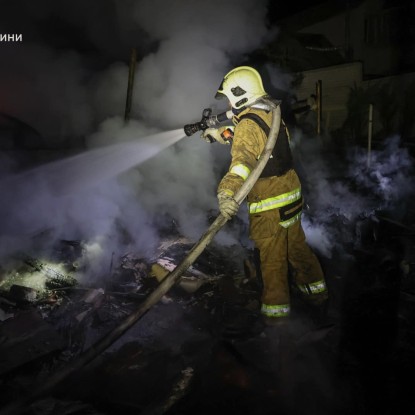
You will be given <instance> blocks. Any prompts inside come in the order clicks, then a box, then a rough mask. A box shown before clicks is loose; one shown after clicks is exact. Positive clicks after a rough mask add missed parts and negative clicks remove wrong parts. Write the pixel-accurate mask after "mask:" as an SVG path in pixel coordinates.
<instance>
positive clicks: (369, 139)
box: [367, 104, 373, 167]
mask: <svg viewBox="0 0 415 415" xmlns="http://www.w3.org/2000/svg"><path fill="white" fill-rule="evenodd" d="M372 134H373V104H369V119H368V123H367V167H370V156H371V152H372Z"/></svg>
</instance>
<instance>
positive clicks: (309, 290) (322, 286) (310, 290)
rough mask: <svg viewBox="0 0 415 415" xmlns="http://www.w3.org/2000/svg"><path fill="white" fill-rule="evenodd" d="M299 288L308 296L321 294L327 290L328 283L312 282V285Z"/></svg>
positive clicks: (321, 281)
mask: <svg viewBox="0 0 415 415" xmlns="http://www.w3.org/2000/svg"><path fill="white" fill-rule="evenodd" d="M298 288H299V289H300V290H301V291H302V292H303V293H304V294H308V295H312V294H320V293H322V292H324V291H326V290H327V287H326V283H325V281H324V280H320V281H316V282H312V283H311V284H303V285H299V286H298Z"/></svg>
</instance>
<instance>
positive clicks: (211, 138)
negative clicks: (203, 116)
mask: <svg viewBox="0 0 415 415" xmlns="http://www.w3.org/2000/svg"><path fill="white" fill-rule="evenodd" d="M226 128H227V127H220V128H207V129H206V130H205V131H203V132H202V134H201V135H200V136H201V137H202V138H203V139H204V140H205V141H207V142H208V143H214V142H215V141H217V142H218V143H220V144H230V142H229V141H226V140H224V139H223V137H222V133H223V132H224V131H225V130H226Z"/></svg>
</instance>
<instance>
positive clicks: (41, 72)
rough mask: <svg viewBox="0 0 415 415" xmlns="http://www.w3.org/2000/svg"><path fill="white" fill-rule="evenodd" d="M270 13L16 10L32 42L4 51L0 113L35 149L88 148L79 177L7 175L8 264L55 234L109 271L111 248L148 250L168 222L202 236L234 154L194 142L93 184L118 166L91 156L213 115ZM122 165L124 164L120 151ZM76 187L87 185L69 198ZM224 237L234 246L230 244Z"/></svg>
mask: <svg viewBox="0 0 415 415" xmlns="http://www.w3.org/2000/svg"><path fill="white" fill-rule="evenodd" d="M266 3H267V2H266V1H265V0H263V1H254V0H245V1H236V0H229V1H227V2H225V3H224V2H222V1H213V2H210V3H209V5H208V6H207V4H206V2H202V1H199V0H196V1H172V2H161V1H142V0H140V1H126V2H122V3H120V2H113V1H109V0H108V1H100V2H88V4H85V2H82V1H80V0H79V1H71V2H69V1H68V2H63V4H59V5H58V4H57V3H56V2H53V1H48V0H43V1H40V2H37V3H36V6H35V5H34V4H33V3H32V2H30V1H27V0H18V1H17V2H14V4H13V5H11V6H10V7H9V8H8V9H7V10H5V11H4V12H5V13H3V14H2V17H1V21H2V22H5V23H6V21H7V24H5V25H4V27H5V28H6V29H5V30H9V32H10V33H20V32H21V33H23V39H24V40H23V42H22V43H19V44H17V43H16V44H13V45H6V47H5V48H3V49H2V50H1V55H2V56H1V57H2V61H3V62H7V63H8V65H7V67H6V65H4V66H2V67H1V68H0V88H1V90H2V95H1V97H0V112H2V113H5V114H8V115H11V116H14V117H16V118H18V119H20V120H21V121H23V122H25V123H27V124H29V125H30V126H32V127H34V128H35V129H36V130H37V131H38V132H39V134H40V137H41V138H42V142H41V143H38V147H39V148H49V149H61V148H65V147H68V148H73V147H74V146H78V145H79V143H80V142H82V141H84V142H85V144H86V146H87V148H89V150H87V152H86V155H82V154H80V155H79V156H74V157H75V158H76V157H78V158H79V160H84V163H87V164H85V165H83V166H81V164H78V165H77V164H76V163H75V162H74V159H73V158H70V159H66V160H62V161H56V162H54V164H53V166H54V167H53V168H52V167H51V165H50V164H48V165H45V166H39V167H37V168H36V170H29V171H28V172H26V173H24V174H25V176H19V175H18V176H13V177H12V178H11V177H9V173H8V172H7V169H5V168H3V170H4V171H2V177H1V186H2V190H3V192H5V193H8V194H12V190H13V189H16V191H14V194H13V196H12V197H10V198H9V200H7V201H6V202H5V203H4V205H3V206H2V213H3V215H2V219H1V221H2V223H1V228H2V230H3V232H2V233H3V237H2V242H1V246H0V255H1V257H2V258H4V257H6V256H7V255H9V254H11V253H13V251H14V250H16V249H19V250H25V249H30V248H31V243H33V240H34V238H35V239H36V238H38V235H45V234H47V235H48V240H49V242H50V244H52V243H53V242H54V241H56V240H58V239H84V240H86V241H88V242H90V244H91V246H95V245H94V243H98V244H99V245H100V246H101V248H102V249H101V250H97V249H94V250H91V252H92V251H93V252H94V258H95V263H102V264H105V267H106V266H107V265H108V260H107V259H108V258H109V255H110V253H112V252H114V251H115V252H119V251H120V249H124V248H125V249H135V250H137V251H138V252H139V253H144V252H146V253H147V252H148V251H149V250H150V251H151V249H152V248H154V246H155V244H156V243H157V225H158V224H160V223H163V221H164V222H165V221H167V222H169V221H170V222H171V221H174V223H175V224H176V225H177V226H178V227H179V230H180V232H182V233H183V234H184V235H185V236H188V237H191V238H198V237H199V236H200V233H201V232H203V231H204V230H205V229H206V226H207V212H208V211H209V210H210V209H216V208H217V202H216V197H215V196H216V194H215V193H216V192H215V190H216V185H217V183H218V180H219V178H220V175H221V174H223V169H224V166H226V163H227V161H228V160H229V148H228V147H226V148H225V147H222V146H219V145H218V144H216V145H211V146H210V145H208V144H206V143H205V142H204V141H203V140H201V139H200V138H199V137H197V136H195V137H193V138H191V139H188V138H186V139H185V140H182V141H181V142H179V143H177V144H175V145H171V144H173V143H172V142H169V145H171V146H170V147H168V146H167V147H168V148H166V145H164V146H160V148H159V149H160V150H162V151H160V153H159V154H157V155H154V157H153V158H151V159H150V160H147V161H143V162H142V163H141V164H139V165H137V166H136V167H133V168H131V167H130V166H129V169H128V171H126V172H124V173H121V172H120V173H121V174H118V175H117V177H109V176H111V174H109V175H108V174H104V173H103V174H102V175H100V174H98V175H96V174H95V175H93V172H95V173H96V172H99V171H100V170H99V169H102V168H104V169H105V167H107V173H108V171H109V172H110V171H112V170H111V168H112V167H114V166H111V165H110V164H108V163H111V162H108V159H107V158H105V161H103V159H102V157H101V159H100V158H99V157H98V156H97V157H96V158H93V155H94V154H95V155H97V154H101V153H96V152H95V153H94V151H95V148H97V150H100V149H101V148H102V149H103V151H106V150H105V149H111V148H113V147H111V146H116V145H119V146H121V147H122V146H128V145H130V142H131V140H133V142H134V141H135V142H136V143H137V145H138V147H140V146H143V148H144V147H145V141H146V138H145V137H148V136H149V137H150V139H151V138H152V137H153V134H158V133H159V132H163V131H165V130H171V129H173V130H174V129H178V128H181V127H182V126H183V125H184V124H185V123H188V122H195V121H198V120H200V117H201V112H202V110H203V108H206V107H208V106H212V107H214V108H215V109H217V107H216V103H215V102H214V100H213V96H214V93H215V90H216V89H217V87H218V85H219V83H220V81H221V79H222V77H223V75H224V74H225V73H226V72H227V71H228V70H229V69H230V68H231V66H233V65H234V64H235V63H236V64H238V63H241V62H242V61H243V59H244V55H245V54H246V53H249V52H250V51H252V50H254V49H255V48H256V47H258V46H260V45H261V44H262V43H263V42H264V40H265V39H266V37H267V36H268V35H269V34H270V32H269V30H268V29H267V27H266V24H265V23H266V21H265V19H266V12H267V10H266ZM80 11H82V13H81V12H80ZM218 11H220V12H218ZM54 21H57V22H59V23H60V24H59V25H58V26H59V27H56V24H55V25H53V24H52V23H51V22H54ZM13 22H20V23H19V25H13V24H12V23H13ZM131 47H135V48H136V49H137V52H138V56H139V59H138V61H137V65H136V72H135V87H134V96H133V107H132V111H131V118H132V119H131V121H130V123H129V124H128V125H125V124H124V122H123V120H122V118H121V117H122V114H123V112H124V107H125V99H126V90H127V80H128V64H127V62H128V60H129V53H130V49H131ZM121 51H122V56H121ZM177 139H178V138H177V137H176V139H175V140H177ZM121 147H120V148H121ZM220 147H222V148H220ZM124 148H127V147H124ZM81 150H82V149H81ZM139 151H141V150H139ZM81 153H82V151H81ZM101 156H102V154H101ZM88 157H90V158H89V159H88ZM126 158H127V157H124V162H125V163H126V164H128V163H129V162H128V161H126ZM5 159H7V160H9V161H8V163H9V164H10V166H13V165H14V162H13V159H12V158H11V159H10V158H8V157H6V158H5ZM74 163H75V164H74ZM80 163H81V162H80ZM105 163H107V164H106V165H105ZM113 163H120V164H122V163H123V160H122V159H120V158H117V156H116V154H114V159H113ZM98 164H99V165H100V167H99V168H98V169H97V165H98ZM3 166H5V165H3ZM68 166H69V167H68ZM70 166H71V167H70ZM74 166H78V167H79V169H78V173H76V172H75V171H74V170H73V168H74ZM124 170H125V169H123V168H121V171H124ZM80 172H81V173H80ZM91 175H92V176H91ZM75 176H77V179H76V180H75V178H74V177H75ZM79 176H82V177H83V178H84V180H82V178H81V177H79ZM98 176H101V177H98ZM114 176H115V173H114ZM16 177H18V179H17V178H16ZM16 180H18V184H19V185H18V186H16V183H17V182H16ZM79 181H81V182H82V181H83V183H82V186H80V187H79V186H77V185H76V186H75V185H73V186H72V187H71V183H72V184H73V183H75V182H76V183H79ZM52 182H54V183H55V186H54V188H53V189H52V190H51V186H50V184H51V183H52ZM63 182H65V183H66V184H65V186H62V187H60V185H59V183H63ZM56 183H58V184H56ZM12 184H13V185H12ZM56 189H61V190H62V189H66V190H65V191H62V192H59V191H58V192H56ZM126 235H127V237H126ZM221 239H222V241H224V242H226V243H231V242H235V239H234V238H233V237H232V236H229V235H227V236H226V235H225V236H223V237H219V238H218V240H219V241H220V240H221ZM36 240H38V239H36ZM100 258H101V259H100ZM103 266H104V265H103ZM99 268H100V267H99V266H98V269H97V270H96V273H97V275H98V274H99Z"/></svg>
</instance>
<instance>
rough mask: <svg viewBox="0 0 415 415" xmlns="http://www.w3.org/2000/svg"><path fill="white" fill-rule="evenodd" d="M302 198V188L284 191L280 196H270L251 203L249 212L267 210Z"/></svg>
mask: <svg viewBox="0 0 415 415" xmlns="http://www.w3.org/2000/svg"><path fill="white" fill-rule="evenodd" d="M300 199H301V188H300V187H299V188H298V189H295V190H293V191H291V192H288V193H283V194H282V195H279V196H274V197H269V198H268V199H264V200H260V201H259V202H252V203H249V213H251V214H253V213H259V212H265V211H267V210H272V209H276V208H280V207H282V206H286V205H289V204H290V203H293V202H295V201H297V200H300Z"/></svg>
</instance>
